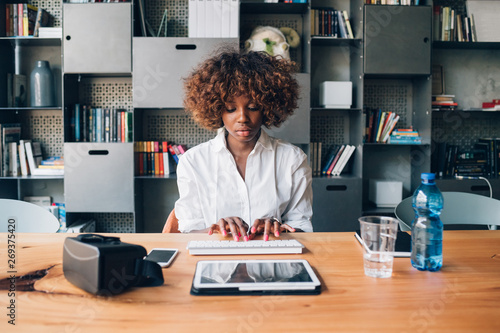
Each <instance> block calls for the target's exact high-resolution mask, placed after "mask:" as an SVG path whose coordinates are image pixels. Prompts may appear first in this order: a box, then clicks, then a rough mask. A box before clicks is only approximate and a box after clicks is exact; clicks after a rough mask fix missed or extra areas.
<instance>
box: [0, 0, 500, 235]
mask: <svg viewBox="0 0 500 333" xmlns="http://www.w3.org/2000/svg"><path fill="white" fill-rule="evenodd" d="M4 3H5V2H4V1H2V2H0V5H1V6H2V8H3V5H4ZM31 3H34V4H36V5H42V6H46V7H47V9H49V11H51V13H52V14H53V16H54V17H55V20H54V23H55V25H56V26H61V25H62V26H63V33H64V35H63V39H62V40H61V39H57V38H55V39H54V38H50V39H44V38H29V37H5V24H2V23H4V20H5V15H4V13H3V14H2V15H3V16H2V15H0V62H1V63H2V64H6V65H5V66H2V68H0V78H1V77H6V74H7V73H8V72H15V71H20V72H22V73H24V74H26V75H27V76H29V73H30V72H31V70H32V69H33V64H34V61H35V60H39V59H41V57H43V58H45V60H49V61H50V64H51V67H52V69H53V71H54V75H55V78H56V86H57V88H56V90H57V91H58V97H57V100H58V101H59V103H58V105H57V106H56V107H52V108H33V107H30V106H26V107H15V108H12V107H7V100H6V98H5V97H4V94H0V123H3V122H20V123H22V128H23V138H30V139H33V140H36V141H41V142H42V143H43V148H44V149H45V151H44V153H45V155H64V156H65V160H66V163H67V165H66V175H65V176H64V177H40V176H38V177H34V176H28V177H0V197H5V198H14V199H22V198H23V197H24V196H25V195H50V196H52V197H53V199H54V200H55V201H59V202H66V205H67V210H68V218H69V220H76V219H78V218H86V217H94V218H96V219H97V220H98V230H99V231H106V232H107V231H109V232H159V231H161V228H162V226H163V223H164V221H165V219H166V217H167V216H168V213H169V212H170V211H171V209H172V208H173V206H174V203H175V201H176V200H177V197H178V194H177V184H176V176H175V174H170V175H165V176H161V177H159V176H136V175H137V172H136V170H134V163H133V159H134V151H133V143H132V142H131V143H77V142H72V140H73V139H72V136H71V112H72V108H73V106H74V104H75V103H80V104H87V105H91V106H93V107H103V108H104V107H109V108H120V109H125V110H127V111H129V112H132V113H133V140H134V141H145V140H150V141H151V140H156V141H159V140H161V141H170V142H175V143H183V144H187V145H188V147H192V146H195V145H197V144H200V143H202V142H205V141H207V140H209V139H211V138H213V136H214V135H215V134H214V133H213V132H211V131H207V130H204V129H202V128H199V127H198V126H197V125H196V124H195V123H194V122H193V121H192V120H191V119H190V118H189V116H188V115H186V114H185V112H184V110H183V109H182V87H181V84H180V82H181V79H182V77H183V76H184V75H186V74H187V73H188V72H189V71H190V69H191V68H192V66H193V65H194V64H196V63H198V62H199V61H201V59H202V58H203V57H205V56H206V55H207V54H210V53H211V52H212V51H213V50H214V49H215V48H216V47H218V46H219V45H220V44H221V43H229V44H233V45H238V44H239V45H242V43H244V41H245V40H246V39H247V38H248V36H249V35H250V32H251V31H252V29H253V28H254V27H256V26H257V25H271V26H277V27H283V26H286V27H291V28H293V29H295V30H296V31H297V32H298V33H299V35H300V36H301V45H300V46H299V47H298V48H296V49H291V50H290V55H291V58H292V60H294V61H295V62H297V64H298V65H299V73H298V74H297V78H298V81H299V83H300V86H301V94H302V95H301V99H300V106H299V109H298V110H297V112H296V114H295V115H294V116H293V117H292V118H291V119H290V120H289V121H288V123H287V124H286V125H285V126H283V127H280V128H279V129H274V130H271V131H270V134H271V135H273V136H277V137H280V138H283V139H285V140H287V141H290V142H292V143H294V144H296V145H298V146H300V147H301V148H303V149H304V151H306V152H307V153H309V151H308V150H309V143H310V142H315V141H321V142H322V143H323V160H324V158H326V154H327V152H328V150H329V148H330V147H332V146H333V145H338V144H351V145H355V146H356V150H355V153H354V155H353V156H352V157H351V159H352V167H351V169H350V172H348V173H345V174H342V175H341V176H336V177H315V178H313V190H314V202H313V211H314V216H313V225H314V228H315V230H316V231H347V230H354V229H357V227H358V222H357V218H358V217H359V216H361V215H366V214H385V215H387V214H391V213H392V210H391V209H386V208H384V209H381V208H377V207H374V206H373V204H372V203H370V202H369V200H368V190H369V189H368V183H369V179H384V180H391V181H392V180H399V181H401V182H402V183H403V189H404V191H403V197H406V196H409V195H411V193H412V192H413V190H414V189H415V188H416V186H417V185H418V184H419V182H420V173H421V172H428V171H430V170H431V160H432V159H433V158H435V157H436V149H435V145H436V143H437V142H439V141H440V140H446V141H449V142H450V143H453V144H458V145H459V146H461V147H464V148H467V147H471V146H472V145H473V143H474V140H475V139H477V138H478V137H479V136H486V135H488V136H500V127H499V126H498V124H499V123H500V122H499V121H500V119H499V118H500V113H499V112H486V111H468V110H465V111H454V112H444V111H442V112H432V111H431V95H432V92H431V91H432V77H431V64H442V65H443V67H444V73H445V87H446V93H448V94H454V95H456V100H457V101H458V103H459V106H460V108H462V109H467V108H469V107H479V106H480V102H483V101H488V100H491V99H493V98H498V95H497V90H496V85H495V83H496V76H497V73H500V60H499V59H500V43H484V42H478V43H458V42H432V40H431V36H430V32H431V26H432V22H431V17H432V16H431V15H432V5H433V4H435V3H437V1H434V3H433V2H432V1H430V0H429V1H423V2H422V1H421V5H420V6H380V5H365V1H363V0H311V3H310V4H302V3H290V4H289V3H262V2H255V3H252V2H247V1H245V2H241V4H240V31H239V38H233V39H216V38H188V37H187V24H188V16H187V15H188V10H187V8H188V1H187V0H175V1H148V2H146V12H147V20H148V22H149V23H150V24H151V26H152V29H153V30H154V31H157V30H158V27H159V25H160V22H161V18H162V16H163V13H164V9H165V8H167V9H168V11H167V13H168V24H167V37H141V36H139V35H138V34H137V33H136V34H134V31H133V30H134V22H135V20H134V14H133V4H132V3H130V2H126V3H109V4H108V3H88V4H75V3H62V2H61V1H58V0H48V1H46V2H43V3H42V2H38V1H31ZM319 7H333V8H335V9H339V10H347V12H348V14H349V18H350V22H351V25H352V28H353V31H354V37H355V38H354V39H345V38H332V37H319V36H311V19H310V10H311V8H319ZM63 16H64V17H65V20H64V21H63V20H62V18H63ZM179 45H181V46H182V45H188V46H192V45H194V46H195V47H194V49H195V50H196V51H193V50H192V48H191V47H188V48H184V49H183V48H182V47H180V48H179V47H178V46H179ZM96 51H98V52H96ZM431 53H432V56H431ZM63 70H64V72H63ZM464 78H467V79H464ZM471 78H472V79H471ZM5 81H6V80H0V91H6V90H7V87H6V83H5ZM323 81H351V82H352V83H353V103H352V107H351V108H349V109H329V108H323V107H319V85H320V84H321V82H323ZM28 100H29V96H28ZM366 108H381V109H383V110H387V111H395V112H396V113H398V114H399V115H400V116H401V119H400V121H399V123H398V126H397V127H401V128H404V127H409V126H413V127H414V128H416V129H418V131H419V133H420V135H421V137H422V142H423V143H422V144H420V145H400V144H398V145H396V144H373V143H365V142H364V140H363V139H364V138H363V137H364V134H365V124H366V111H365V110H366ZM90 151H98V152H107V154H104V155H101V154H97V156H95V155H89V152H90ZM94 158H98V159H99V160H94ZM492 184H493V187H494V191H493V192H494V197H497V198H500V193H499V190H498V188H499V185H500V184H499V183H498V180H492ZM438 185H439V186H440V187H441V188H442V189H443V190H447V189H452V190H457V189H462V190H464V191H472V192H475V193H481V194H485V193H486V191H487V189H485V187H484V186H485V183H484V182H482V181H480V180H470V181H469V180H467V181H457V180H452V179H444V180H439V181H438Z"/></svg>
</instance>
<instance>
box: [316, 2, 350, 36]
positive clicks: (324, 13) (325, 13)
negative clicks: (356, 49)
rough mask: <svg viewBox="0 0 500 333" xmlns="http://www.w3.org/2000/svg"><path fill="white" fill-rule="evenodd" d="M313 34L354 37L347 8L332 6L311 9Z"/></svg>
mask: <svg viewBox="0 0 500 333" xmlns="http://www.w3.org/2000/svg"><path fill="white" fill-rule="evenodd" d="M311 35H313V36H322V37H334V38H351V39H352V38H354V34H353V32H352V28H351V23H350V21H349V16H348V15H347V10H335V9H334V8H331V7H325V8H313V9H311Z"/></svg>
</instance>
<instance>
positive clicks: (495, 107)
mask: <svg viewBox="0 0 500 333" xmlns="http://www.w3.org/2000/svg"><path fill="white" fill-rule="evenodd" d="M483 111H500V99H494V100H492V101H491V102H484V103H483Z"/></svg>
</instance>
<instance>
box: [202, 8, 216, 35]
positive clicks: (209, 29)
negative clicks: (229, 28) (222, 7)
mask: <svg viewBox="0 0 500 333" xmlns="http://www.w3.org/2000/svg"><path fill="white" fill-rule="evenodd" d="M204 1H205V29H204V30H205V37H208V38H213V37H215V36H214V22H213V20H214V10H215V8H214V7H215V6H214V4H213V2H214V1H213V0H204Z"/></svg>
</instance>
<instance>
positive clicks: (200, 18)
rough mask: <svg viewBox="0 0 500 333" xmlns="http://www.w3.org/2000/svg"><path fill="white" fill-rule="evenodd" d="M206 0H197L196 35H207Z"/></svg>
mask: <svg viewBox="0 0 500 333" xmlns="http://www.w3.org/2000/svg"><path fill="white" fill-rule="evenodd" d="M229 1H231V0H229ZM205 3H206V1H205V0H196V4H197V8H196V15H197V20H196V21H197V29H196V37H198V38H200V37H205V26H206V16H205Z"/></svg>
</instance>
